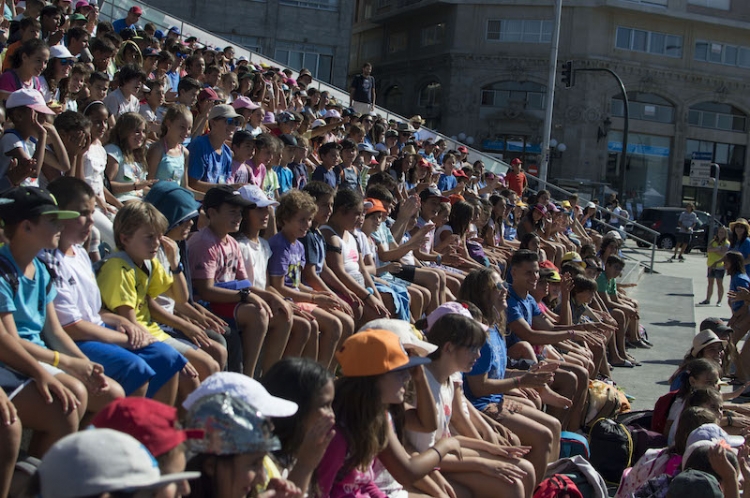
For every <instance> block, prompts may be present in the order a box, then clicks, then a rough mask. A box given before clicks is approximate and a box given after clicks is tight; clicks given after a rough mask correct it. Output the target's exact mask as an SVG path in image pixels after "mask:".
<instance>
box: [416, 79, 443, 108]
mask: <svg viewBox="0 0 750 498" xmlns="http://www.w3.org/2000/svg"><path fill="white" fill-rule="evenodd" d="M441 93H442V87H441V85H440V83H438V82H437V81H433V82H431V83H428V84H426V85H424V86H423V87H422V88H421V89H420V90H419V99H418V100H417V105H418V106H419V107H440V100H441Z"/></svg>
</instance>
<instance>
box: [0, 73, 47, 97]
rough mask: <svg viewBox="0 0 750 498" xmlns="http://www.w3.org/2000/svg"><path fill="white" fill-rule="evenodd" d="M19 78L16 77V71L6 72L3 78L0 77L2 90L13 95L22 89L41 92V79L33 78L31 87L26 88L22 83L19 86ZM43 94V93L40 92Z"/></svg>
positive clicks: (0, 88)
mask: <svg viewBox="0 0 750 498" xmlns="http://www.w3.org/2000/svg"><path fill="white" fill-rule="evenodd" d="M19 82H20V80H19V78H18V76H17V75H16V73H15V71H13V70H12V69H11V70H10V71H5V72H4V73H3V74H2V76H0V90H2V91H4V92H8V93H13V92H15V91H16V90H20V89H21V87H23V88H35V89H37V90H39V89H40V88H41V84H40V82H39V78H37V77H36V76H35V77H34V78H32V80H31V86H26V85H24V84H23V82H20V83H21V84H20V85H19ZM40 93H41V92H40Z"/></svg>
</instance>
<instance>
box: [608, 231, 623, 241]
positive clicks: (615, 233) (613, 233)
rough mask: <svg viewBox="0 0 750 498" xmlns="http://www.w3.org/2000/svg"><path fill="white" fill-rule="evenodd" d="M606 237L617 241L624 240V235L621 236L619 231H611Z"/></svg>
mask: <svg viewBox="0 0 750 498" xmlns="http://www.w3.org/2000/svg"><path fill="white" fill-rule="evenodd" d="M605 237H611V238H613V239H616V240H622V235H620V232H618V231H617V230H610V231H609V232H607V234H606V235H605Z"/></svg>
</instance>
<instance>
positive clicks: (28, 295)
mask: <svg viewBox="0 0 750 498" xmlns="http://www.w3.org/2000/svg"><path fill="white" fill-rule="evenodd" d="M0 257H3V258H5V259H7V260H8V262H9V263H11V264H12V265H13V266H14V267H15V268H16V271H17V275H18V292H16V293H15V296H14V293H13V289H11V286H10V282H8V280H6V279H5V278H0V313H13V320H14V321H15V322H16V329H17V330H18V335H19V336H20V337H21V339H25V340H27V341H29V342H33V343H34V344H36V345H37V346H41V347H43V348H46V347H47V346H46V344H44V341H43V340H42V336H41V334H42V330H43V329H44V322H45V321H46V320H47V304H48V303H51V302H52V301H53V300H54V299H55V296H56V295H57V289H56V288H55V286H54V285H53V286H51V287H50V289H49V292H46V293H45V291H46V289H47V285H48V284H49V281H50V275H49V272H48V271H47V268H46V267H45V266H44V263H42V262H41V261H39V260H38V259H36V258H34V269H35V270H36V273H35V274H34V278H33V279H30V278H28V277H26V276H24V274H23V270H21V268H19V267H18V265H17V264H16V261H15V260H14V259H13V255H12V254H11V253H10V248H9V247H8V245H7V244H6V245H4V246H3V247H2V248H0Z"/></svg>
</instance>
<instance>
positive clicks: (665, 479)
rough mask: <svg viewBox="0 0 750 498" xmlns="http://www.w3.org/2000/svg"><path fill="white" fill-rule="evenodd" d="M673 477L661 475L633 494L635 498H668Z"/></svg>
mask: <svg viewBox="0 0 750 498" xmlns="http://www.w3.org/2000/svg"><path fill="white" fill-rule="evenodd" d="M672 479H674V477H673V476H671V475H669V474H661V475H658V476H656V477H652V478H651V479H649V480H648V481H646V482H645V483H644V484H643V486H641V487H640V488H638V489H637V490H636V492H635V493H633V497H634V498H666V496H667V492H668V491H669V485H670V484H671V483H672Z"/></svg>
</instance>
